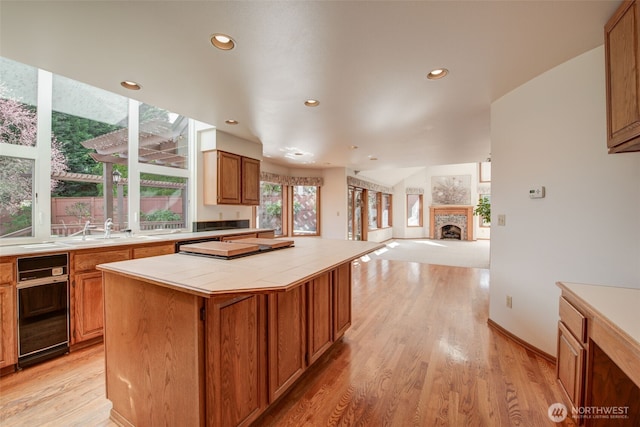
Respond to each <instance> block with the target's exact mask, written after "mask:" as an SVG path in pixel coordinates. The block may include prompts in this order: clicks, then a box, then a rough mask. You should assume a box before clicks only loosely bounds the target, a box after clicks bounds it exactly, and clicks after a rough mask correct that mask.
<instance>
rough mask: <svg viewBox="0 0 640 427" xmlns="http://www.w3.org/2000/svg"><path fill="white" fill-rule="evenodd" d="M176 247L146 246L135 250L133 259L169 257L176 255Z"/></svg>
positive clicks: (172, 245) (171, 245)
mask: <svg viewBox="0 0 640 427" xmlns="http://www.w3.org/2000/svg"><path fill="white" fill-rule="evenodd" d="M175 252H176V250H175V245H174V244H173V243H172V244H170V245H157V246H144V247H140V248H133V258H134V259H136V258H147V257H150V256H157V255H168V254H173V253H175Z"/></svg>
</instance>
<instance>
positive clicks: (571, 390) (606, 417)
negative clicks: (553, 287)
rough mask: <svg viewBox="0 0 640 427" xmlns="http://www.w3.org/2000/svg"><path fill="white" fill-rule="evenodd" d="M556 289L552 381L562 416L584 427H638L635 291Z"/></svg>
mask: <svg viewBox="0 0 640 427" xmlns="http://www.w3.org/2000/svg"><path fill="white" fill-rule="evenodd" d="M557 284H558V286H559V287H560V288H561V290H562V295H561V297H560V307H559V312H560V322H559V324H558V355H557V373H558V375H557V376H558V380H559V383H560V385H561V386H562V388H563V389H564V391H565V392H566V394H567V397H568V398H569V401H570V404H571V406H572V407H571V408H569V414H568V416H569V417H573V418H574V420H575V421H576V422H577V423H578V424H584V426H585V427H592V426H610V425H625V426H626V425H629V426H637V425H640V406H638V404H637V403H638V402H640V334H639V330H638V328H637V326H638V316H637V310H638V301H640V289H634V288H617V287H611V286H596V285H587V284H579V283H566V282H558V283H557ZM594 411H595V412H594ZM599 411H603V412H599Z"/></svg>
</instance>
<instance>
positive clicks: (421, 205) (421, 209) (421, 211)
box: [405, 194, 424, 228]
mask: <svg viewBox="0 0 640 427" xmlns="http://www.w3.org/2000/svg"><path fill="white" fill-rule="evenodd" d="M413 196H417V197H418V203H419V209H418V224H417V225H412V224H409V219H411V218H412V217H411V216H409V213H410V212H411V205H410V201H409V197H413ZM406 207H407V214H406V215H405V216H406V226H407V228H416V227H422V226H423V217H424V197H423V195H422V194H407V198H406Z"/></svg>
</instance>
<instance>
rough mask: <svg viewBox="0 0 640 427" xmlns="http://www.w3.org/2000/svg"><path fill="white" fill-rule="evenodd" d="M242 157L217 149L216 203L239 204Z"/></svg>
mask: <svg viewBox="0 0 640 427" xmlns="http://www.w3.org/2000/svg"><path fill="white" fill-rule="evenodd" d="M241 159H242V158H241V157H240V156H238V155H236V154H231V153H225V152H224V151H218V177H217V178H218V203H220V204H225V203H227V204H239V203H240V202H241V197H240V192H241V191H242V188H241V186H240V182H241V175H240V171H241V170H242V160H241Z"/></svg>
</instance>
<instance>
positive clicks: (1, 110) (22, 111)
mask: <svg viewBox="0 0 640 427" xmlns="http://www.w3.org/2000/svg"><path fill="white" fill-rule="evenodd" d="M36 137H37V116H36V113H35V112H34V111H33V110H31V109H29V108H28V107H27V106H25V105H24V104H22V103H21V102H19V101H17V100H15V99H11V98H9V97H8V96H7V91H6V89H5V88H4V87H3V86H2V85H0V141H2V142H3V143H7V144H14V145H24V146H29V147H35V145H36ZM32 170H33V161H32V160H30V159H18V158H14V157H7V156H3V155H0V214H1V215H3V216H5V215H14V214H15V213H17V212H18V211H19V210H20V208H21V207H23V206H24V205H25V203H26V204H28V203H30V201H31V199H32V193H33V179H32ZM66 170H67V164H66V157H65V155H64V153H62V151H61V147H60V143H59V142H58V141H57V140H56V138H55V136H54V135H51V171H52V172H53V173H59V172H64V171H66ZM57 185H58V181H57V180H53V179H52V180H51V189H52V190H53V189H54V188H55V187H56V186H57Z"/></svg>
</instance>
